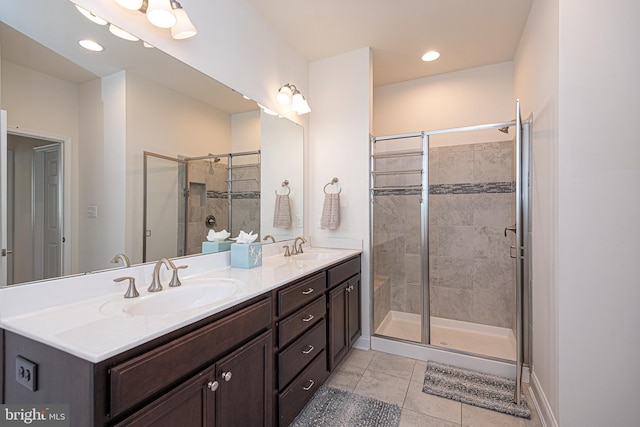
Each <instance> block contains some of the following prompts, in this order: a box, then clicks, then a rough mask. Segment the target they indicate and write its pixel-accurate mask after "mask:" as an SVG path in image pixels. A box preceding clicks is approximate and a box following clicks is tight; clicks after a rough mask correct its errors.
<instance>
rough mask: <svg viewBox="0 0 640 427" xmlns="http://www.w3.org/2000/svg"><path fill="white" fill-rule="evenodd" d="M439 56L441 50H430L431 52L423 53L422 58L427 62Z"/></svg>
mask: <svg viewBox="0 0 640 427" xmlns="http://www.w3.org/2000/svg"><path fill="white" fill-rule="evenodd" d="M438 58H440V52H438V51H437V50H430V51H429V52H427V53H425V54H424V55H422V60H423V61H425V62H429V61H435V60H436V59H438Z"/></svg>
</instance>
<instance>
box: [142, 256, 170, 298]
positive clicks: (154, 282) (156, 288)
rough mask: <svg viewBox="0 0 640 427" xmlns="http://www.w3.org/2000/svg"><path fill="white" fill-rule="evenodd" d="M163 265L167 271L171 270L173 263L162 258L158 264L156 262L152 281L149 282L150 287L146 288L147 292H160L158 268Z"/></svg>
mask: <svg viewBox="0 0 640 427" xmlns="http://www.w3.org/2000/svg"><path fill="white" fill-rule="evenodd" d="M163 264H164V266H165V267H167V270H169V269H171V268H172V266H173V267H175V265H173V263H172V262H171V261H169V260H168V259H167V258H162V259H161V260H159V261H158V262H156V266H155V267H153V279H152V280H151V285H149V287H148V288H147V290H148V291H149V292H159V291H161V290H162V284H161V283H160V267H162V265H163Z"/></svg>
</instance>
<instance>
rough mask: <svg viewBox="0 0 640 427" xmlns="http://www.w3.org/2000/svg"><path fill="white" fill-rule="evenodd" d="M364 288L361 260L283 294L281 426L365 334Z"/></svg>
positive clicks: (280, 292)
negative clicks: (362, 299) (363, 323)
mask: <svg viewBox="0 0 640 427" xmlns="http://www.w3.org/2000/svg"><path fill="white" fill-rule="evenodd" d="M360 285H361V284H360V256H357V257H354V258H351V259H349V260H347V261H344V262H342V263H340V264H337V265H336V266H334V267H331V268H329V269H328V270H326V271H323V272H322V273H318V274H315V275H313V276H310V277H308V278H305V279H302V280H300V281H299V282H296V283H293V284H291V285H290V286H287V287H285V288H283V289H280V290H278V291H277V295H276V297H275V298H276V300H277V301H278V315H277V316H276V322H275V327H274V330H277V335H278V342H277V347H276V349H275V358H276V360H277V362H276V366H275V368H276V374H275V376H274V378H276V382H277V385H276V387H275V395H276V396H277V401H278V404H277V413H278V420H277V424H278V425H279V426H280V427H286V426H288V425H289V424H290V423H291V421H293V419H294V418H295V417H296V415H298V413H299V412H300V410H302V408H303V407H304V406H305V404H306V403H307V402H308V401H309V399H311V397H312V396H313V394H314V393H315V392H316V391H317V390H318V388H319V387H320V386H321V385H322V384H323V383H324V382H325V381H326V379H327V378H328V377H329V373H330V372H331V371H332V370H333V369H334V368H335V367H336V366H337V365H338V363H339V362H340V360H342V358H343V357H344V355H345V354H346V353H347V352H348V351H349V349H350V348H351V346H352V345H353V343H354V342H355V340H357V339H358V337H359V336H360V332H361V328H360V322H361V321H360ZM294 309H295V311H293V310H294Z"/></svg>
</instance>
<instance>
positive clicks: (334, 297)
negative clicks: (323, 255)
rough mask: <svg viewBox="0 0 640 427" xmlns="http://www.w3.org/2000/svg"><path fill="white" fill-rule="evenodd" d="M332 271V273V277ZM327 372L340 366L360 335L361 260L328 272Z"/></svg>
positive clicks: (347, 263) (358, 259)
mask: <svg viewBox="0 0 640 427" xmlns="http://www.w3.org/2000/svg"><path fill="white" fill-rule="evenodd" d="M332 271H333V274H332ZM328 286H329V295H328V311H329V326H328V329H329V344H328V345H329V354H328V359H329V360H328V363H329V370H330V371H333V369H334V368H335V367H336V366H337V365H338V364H339V363H340V361H341V360H342V359H343V358H344V356H345V355H346V354H347V353H348V352H349V350H350V349H351V347H352V346H353V344H354V343H355V341H356V340H357V339H358V337H359V336H360V334H361V330H362V328H361V320H360V312H361V308H360V304H361V303H360V288H361V275H360V258H359V257H358V258H357V263H356V262H355V261H354V260H352V261H347V262H345V263H344V264H342V265H340V266H338V267H335V268H334V269H331V270H329V274H328Z"/></svg>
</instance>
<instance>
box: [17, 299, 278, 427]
mask: <svg viewBox="0 0 640 427" xmlns="http://www.w3.org/2000/svg"><path fill="white" fill-rule="evenodd" d="M272 323H273V304H272V300H271V298H270V294H265V295H262V296H260V297H257V298H255V299H254V300H252V301H248V302H244V303H241V304H239V305H238V306H236V307H233V308H231V309H229V310H226V311H224V312H222V313H218V314H216V315H213V316H211V317H210V318H206V319H202V320H200V321H198V322H196V323H194V324H191V325H188V326H186V327H184V328H182V329H179V330H177V331H173V332H170V333H168V334H167V335H165V336H162V337H160V338H157V339H155V340H153V341H150V342H148V343H145V344H143V345H141V346H139V347H136V348H134V349H131V350H128V351H126V352H124V353H121V354H119V355H117V356H114V357H112V358H110V359H107V360H105V361H102V362H99V363H97V364H92V363H90V362H87V361H85V360H82V359H80V358H77V357H75V356H72V355H70V354H69V353H66V352H63V351H60V350H57V349H54V348H52V347H49V346H47V345H45V344H42V343H39V342H36V341H33V340H30V339H28V338H26V337H23V336H20V335H16V334H12V333H9V332H7V333H6V334H5V357H6V359H5V360H7V361H12V363H7V364H5V369H4V373H5V375H4V378H5V399H4V400H5V401H4V403H61V404H69V408H70V411H69V412H70V421H71V425H73V426H76V425H77V426H85V425H86V426H89V425H91V426H114V425H117V426H130V425H132V426H138V425H139V426H147V425H154V426H175V425H181V426H189V427H190V426H194V427H195V426H216V425H217V426H233V425H251V426H271V425H272V418H273V415H272V414H273V398H272V390H273V337H272V332H271V326H272ZM17 356H21V357H23V358H26V359H28V360H30V361H32V362H34V363H36V364H37V365H38V389H37V390H36V391H35V392H33V391H30V390H27V389H26V388H25V387H23V386H22V385H20V384H18V383H17V382H16V381H15V380H13V381H12V379H14V378H15V374H14V375H13V376H11V375H9V373H15V360H16V358H17Z"/></svg>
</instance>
